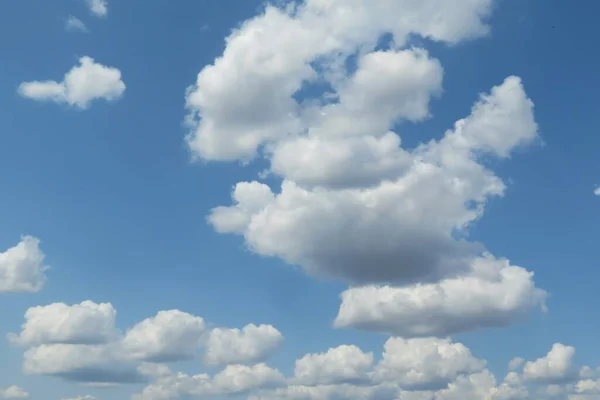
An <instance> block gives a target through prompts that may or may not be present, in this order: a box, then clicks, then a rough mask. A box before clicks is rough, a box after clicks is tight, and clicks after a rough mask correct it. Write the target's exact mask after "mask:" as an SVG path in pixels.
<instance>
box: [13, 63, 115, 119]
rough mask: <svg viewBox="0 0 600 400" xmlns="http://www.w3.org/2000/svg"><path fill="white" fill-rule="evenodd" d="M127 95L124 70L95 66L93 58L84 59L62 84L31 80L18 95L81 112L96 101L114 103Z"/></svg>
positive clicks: (20, 89) (23, 85)
mask: <svg viewBox="0 0 600 400" xmlns="http://www.w3.org/2000/svg"><path fill="white" fill-rule="evenodd" d="M124 92H125V83H124V82H123V81H122V80H121V71H119V70H118V69H117V68H114V67H108V66H105V65H102V64H99V63H96V62H95V61H94V59H92V58H91V57H87V56H86V57H81V58H80V59H79V65H76V66H74V67H73V68H72V69H71V70H70V71H69V72H67V73H66V74H65V76H64V79H63V81H62V82H56V81H32V82H24V83H22V84H21V85H20V86H19V94H20V95H21V96H23V97H27V98H30V99H34V100H38V101H53V102H55V103H67V104H68V105H70V106H75V107H78V108H81V109H86V108H88V107H89V105H90V103H91V102H92V101H94V100H97V99H105V100H107V101H113V100H117V99H119V98H120V97H121V96H122V95H123V93H124Z"/></svg>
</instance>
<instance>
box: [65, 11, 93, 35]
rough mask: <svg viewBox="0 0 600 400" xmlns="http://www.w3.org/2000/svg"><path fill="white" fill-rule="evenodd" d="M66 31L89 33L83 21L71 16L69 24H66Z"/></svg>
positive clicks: (68, 20)
mask: <svg viewBox="0 0 600 400" xmlns="http://www.w3.org/2000/svg"><path fill="white" fill-rule="evenodd" d="M65 29H66V30H67V31H70V32H84V33H88V32H89V30H88V28H87V26H85V24H84V23H83V21H82V20H80V19H79V18H77V17H74V16H72V15H69V18H67V22H65Z"/></svg>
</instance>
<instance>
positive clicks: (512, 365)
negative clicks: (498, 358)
mask: <svg viewBox="0 0 600 400" xmlns="http://www.w3.org/2000/svg"><path fill="white" fill-rule="evenodd" d="M524 362H525V360H523V359H522V358H521V357H515V358H513V359H512V360H510V362H509V363H508V370H509V371H514V370H516V369H517V368H519V367H520V366H521V365H523V363H524Z"/></svg>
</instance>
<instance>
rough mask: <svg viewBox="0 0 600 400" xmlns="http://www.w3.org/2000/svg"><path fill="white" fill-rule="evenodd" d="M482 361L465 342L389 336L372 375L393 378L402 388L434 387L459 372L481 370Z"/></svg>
mask: <svg viewBox="0 0 600 400" xmlns="http://www.w3.org/2000/svg"><path fill="white" fill-rule="evenodd" d="M485 365H486V363H485V361H482V360H479V359H477V358H475V357H473V356H472V355H471V352H470V351H469V349H468V348H467V347H466V346H465V345H463V344H462V343H452V342H451V341H450V339H433V338H427V339H408V340H407V339H402V338H390V339H389V340H388V341H387V342H386V343H385V350H384V352H383V359H382V360H381V361H380V362H379V363H378V364H377V366H376V367H375V370H374V372H373V379H374V380H375V381H378V382H393V383H396V384H398V386H400V387H402V388H403V389H413V390H436V389H443V388H445V387H447V386H448V384H449V383H450V382H452V381H454V380H455V379H456V378H457V377H458V376H459V375H462V374H473V373H476V372H480V371H482V370H483V369H484V368H485Z"/></svg>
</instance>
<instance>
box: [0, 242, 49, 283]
mask: <svg viewBox="0 0 600 400" xmlns="http://www.w3.org/2000/svg"><path fill="white" fill-rule="evenodd" d="M44 258H45V255H44V253H43V252H42V250H41V249H40V240H39V239H37V238H35V237H33V236H23V237H22V238H21V241H20V242H19V244H17V245H16V246H14V247H11V248H10V249H8V250H6V251H4V252H0V293H16V292H39V291H40V290H41V289H42V287H43V286H44V284H45V283H46V275H45V272H46V270H47V269H48V268H49V267H48V266H47V265H44Z"/></svg>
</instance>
